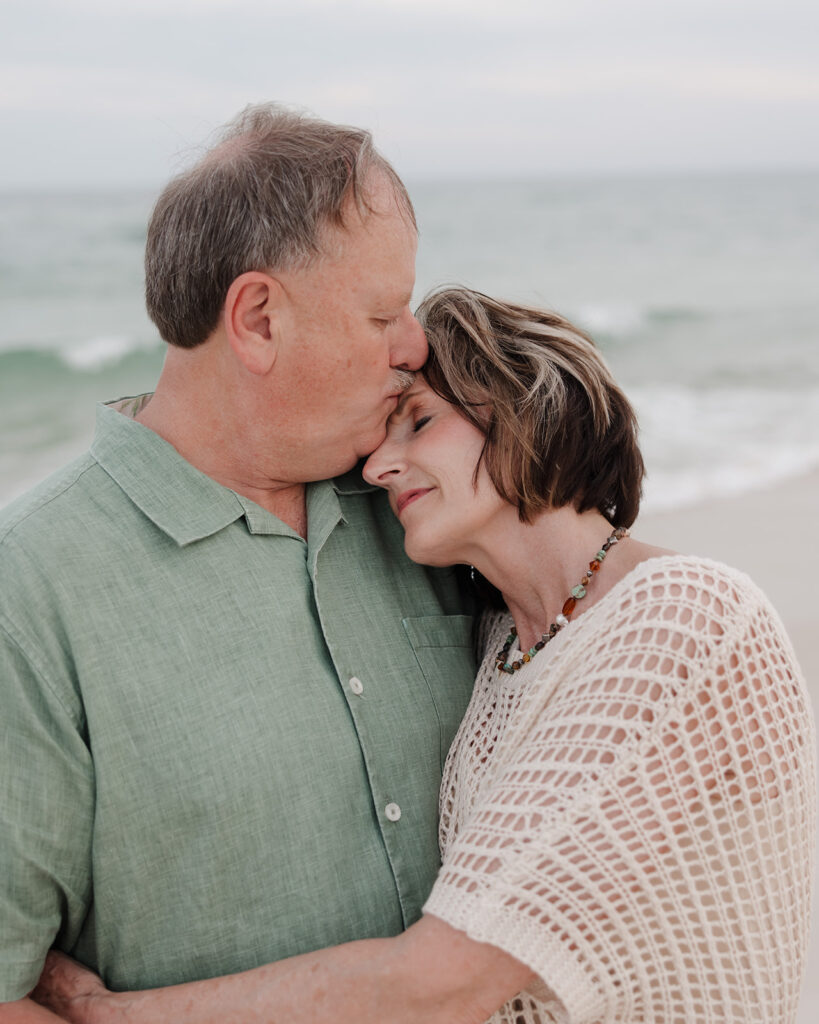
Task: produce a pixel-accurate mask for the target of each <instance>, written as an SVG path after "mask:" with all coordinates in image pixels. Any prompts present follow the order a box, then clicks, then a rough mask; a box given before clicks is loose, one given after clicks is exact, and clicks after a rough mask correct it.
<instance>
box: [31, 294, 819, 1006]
mask: <svg viewBox="0 0 819 1024" xmlns="http://www.w3.org/2000/svg"><path fill="white" fill-rule="evenodd" d="M419 318H420V319H421V322H422V323H423V324H424V326H425V329H426V331H427V334H428V337H429V342H430V349H431V355H430V361H429V363H428V365H427V367H426V369H425V372H424V377H419V378H418V379H417V380H416V382H415V384H414V385H413V386H412V388H411V389H410V390H409V391H408V392H407V394H406V395H405V396H404V398H403V399H402V401H401V404H400V405H399V407H398V409H397V410H396V411H395V413H394V414H393V415H392V416H391V417H390V421H389V423H388V428H387V437H386V440H385V441H384V443H383V444H382V445H381V446H380V447H379V448H378V449H377V450H376V451H375V452H374V453H373V454H372V455H371V456H370V458H369V460H368V462H367V464H366V467H365V471H364V472H365V476H366V478H367V479H368V480H369V481H370V482H371V483H374V484H378V485H379V486H382V487H385V488H387V490H388V492H389V496H390V503H391V505H392V507H393V510H394V512H395V513H396V515H398V516H399V518H400V520H401V522H402V524H403V526H404V529H405V533H406V537H405V546H406V550H407V553H408V554H409V555H410V557H412V558H413V559H415V560H417V561H420V562H424V563H428V564H434V565H449V564H454V563H462V564H467V565H471V566H473V567H474V571H475V572H477V573H478V574H479V576H480V577H482V578H483V579H484V580H487V581H489V583H490V584H491V585H492V587H493V588H494V589H493V591H492V593H493V594H494V595H495V597H496V598H497V601H496V603H497V604H498V608H497V609H496V610H493V611H489V612H487V614H486V616H485V620H484V630H483V632H484V643H485V647H486V650H487V655H486V657H485V659H484V662H483V665H482V667H481V669H480V672H479V675H478V679H477V682H476V686H475V692H474V695H473V698H472V702H471V704H470V706H469V709H468V711H467V714H466V717H465V718H464V721H463V723H462V725H461V728H460V731H459V733H458V736H457V738H456V740H455V742H454V744H453V747H452V749H451V751H450V754H449V758H448V761H447V766H446V770H445V774H444V781H443V786H442V790H441V847H442V856H443V867H442V869H441V873H440V875H439V877H438V880H437V882H436V884H435V886H434V888H433V891H432V893H431V895H430V898H429V900H428V902H427V904H426V906H425V908H424V910H425V914H424V918H423V919H422V921H421V922H420V923H419V924H416V925H414V926H413V927H412V928H410V929H409V931H408V932H407V933H405V935H403V936H399V937H397V938H395V939H388V940H376V941H374V942H370V943H351V944H349V946H345V947H337V948H336V949H333V950H325V951H321V952H319V953H317V954H310V955H308V956H307V957H296V958H294V959H293V960H292V961H285V962H283V963H282V964H278V965H271V966H270V967H267V968H259V969H257V970H256V971H249V972H247V973H246V974H244V975H237V976H233V977H231V978H227V979H217V980H216V981H207V982H202V983H194V984H192V985H185V986H179V987H177V988H175V989H167V990H157V991H155V992H152V993H145V994H140V993H136V994H131V995H129V996H121V997H118V996H113V995H109V994H107V993H105V992H104V991H103V990H100V989H94V988H93V981H92V982H89V980H88V976H87V975H86V974H85V973H83V974H81V975H77V976H72V975H71V974H70V970H69V972H68V973H67V974H65V975H58V976H57V978H56V980H54V981H52V989H53V990H54V991H53V992H52V996H51V998H52V1000H53V1002H52V1005H54V1006H55V1007H58V1008H60V1009H61V1010H62V1012H63V1013H64V1014H65V1015H66V1016H67V1017H69V1018H70V1019H72V1020H108V1021H110V1020H115V1019H117V1020H132V1021H137V1020H144V1021H149V1020H151V1021H157V1020H164V1019H168V1020H170V1019H174V1020H178V1021H199V1020H208V1019H214V1018H217V1019H218V1015H219V1013H220V1012H222V1011H218V1010H214V1007H216V1006H217V1003H218V1000H219V999H220V998H222V997H223V995H224V993H225V992H227V993H228V996H227V997H226V1001H225V1003H224V1004H223V1005H225V1006H228V1007H230V1008H231V1009H232V1010H233V1011H234V1012H235V1013H236V1018H235V1019H241V1020H243V1021H251V1020H257V1019H258V1020H263V1019H268V1018H269V1017H270V1016H271V1013H272V1016H273V1017H274V1018H275V1017H276V1016H277V1013H279V1012H282V1011H283V1008H284V1007H285V1006H288V1007H289V1006H291V1005H292V1004H290V1003H287V1002H286V1000H287V998H288V996H287V992H288V984H289V985H290V986H291V988H292V987H294V986H295V988H296V991H297V992H301V994H302V996H303V1000H304V1002H303V1005H304V1007H305V1010H304V1015H303V1019H305V1020H323V1019H325V1017H324V1016H323V1015H322V1014H326V1019H328V1020H329V1019H332V1020H334V1021H345V1020H350V1021H353V1020H355V1021H362V1020H370V1019H372V1020H380V1021H388V1020H394V1021H399V1020H407V1021H410V1020H419V1021H420V1020H424V1021H428V1020H432V1019H440V1020H442V1021H449V1022H453V1021H459V1020H463V1021H473V1020H474V1021H480V1020H483V1019H484V1018H485V1017H487V1016H488V1015H489V1014H490V1013H492V1011H495V1012H494V1015H493V1016H492V1017H491V1019H492V1021H494V1022H497V1024H501V1022H511V1021H515V1022H522V1024H535V1022H540V1024H543V1022H547V1021H571V1022H589V1024H591V1022H598V1021H607V1022H637V1021H640V1022H642V1021H646V1022H647V1021H654V1022H660V1021H663V1022H669V1021H683V1020H685V1021H694V1020H696V1021H698V1022H705V1021H714V1022H716V1021H719V1022H724V1021H743V1022H745V1024H747V1022H751V1021H766V1022H770V1021H773V1020H776V1021H789V1020H792V1019H793V1017H794V1015H795V1013H796V1005H797V1001H798V993H799V982H800V975H801V966H802V962H803V959H804V954H805V949H806V944H807V935H808V917H809V907H810V893H811V878H812V836H813V825H814V802H815V794H814V764H813V749H814V743H813V729H812V721H811V716H810V712H809V708H808V703H807V698H806V693H805V688H804V683H803V681H802V679H801V677H800V673H799V669H798V666H797V664H796V661H795V659H794V655H793V651H792V648H791V646H790V644H789V642H788V639H787V637H786V636H785V634H784V631H783V629H782V626H781V624H780V622H779V620H778V618H777V616H776V614H775V613H774V612H773V610H772V609H771V607H770V605H769V604H768V603H767V601H766V599H765V598H764V596H763V595H762V594H761V593H760V592H759V590H758V589H757V588H756V587H755V586H754V585H753V584H752V583H751V582H750V581H749V580H748V579H747V578H746V577H745V576H743V575H742V574H740V573H738V572H736V571H734V570H732V569H729V568H727V567H726V566H723V565H720V564H718V563H715V562H711V561H708V560H705V559H702V558H695V557H686V556H682V555H677V554H673V553H671V552H667V551H662V550H659V549H656V548H653V547H650V546H649V545H646V544H644V543H642V542H641V541H639V540H638V539H633V538H629V537H628V533H627V528H628V527H630V526H631V524H632V523H633V521H634V519H635V518H636V515H637V510H638V506H639V495H640V486H641V480H642V474H643V464H642V458H641V456H640V452H639V448H638V446H637V442H636V424H635V419H634V415H633V412H632V410H631V408H630V406H629V404H628V402H627V400H626V399H625V397H624V396H623V394H622V392H621V391H620V390H619V388H618V387H617V386H616V384H615V383H614V381H613V380H612V378H611V375H610V373H609V371H608V369H607V367H606V366H605V364H604V362H603V360H602V359H601V357H600V355H599V354H598V352H597V350H596V349H595V347H594V345H593V343H592V342H591V341H590V340H589V339H588V338H587V337H586V336H585V335H584V334H582V332H580V331H578V330H577V329H576V328H575V327H573V326H572V325H571V324H570V323H568V321H566V320H564V319H563V318H561V317H559V316H557V315H555V314H551V313H544V312H542V311H539V310H534V309H528V308H525V307H521V306H514V305H510V304H506V303H501V302H497V301H494V300H492V299H489V298H487V297H486V296H483V295H480V294H478V293H475V292H469V291H466V290H462V289H451V290H446V291H441V292H439V293H437V294H435V295H433V296H432V297H431V298H429V299H427V301H426V302H425V303H424V304H423V306H422V308H421V310H420V311H419ZM441 942H444V944H445V946H446V948H447V949H449V950H450V954H451V955H450V959H449V960H448V963H447V970H449V971H450V972H451V971H453V970H454V971H455V973H456V979H457V980H458V984H455V983H453V985H450V988H449V989H447V986H446V985H445V984H443V983H441V982H440V981H439V979H438V978H437V975H436V970H438V971H439V970H440V964H439V962H438V960H439V958H437V957H431V956H430V955H429V951H430V950H431V949H435V948H440V943H441ZM436 944H437V946H436ZM453 951H454V952H453ZM425 956H426V959H425ZM464 964H468V965H469V967H465V966H463V965H464ZM288 965H289V966H288ZM415 970H422V971H423V972H424V974H423V976H421V977H420V978H418V979H417V987H419V988H421V989H424V988H425V986H426V988H431V990H432V992H433V993H435V992H436V991H438V990H436V988H435V986H436V985H438V984H440V985H441V988H440V992H450V994H451V989H452V988H453V987H454V988H455V989H458V985H459V984H460V989H461V990H465V992H466V994H465V995H464V994H463V992H462V994H461V998H460V999H458V998H454V997H453V998H452V999H450V997H449V996H446V998H444V997H441V999H439V1000H438V1002H437V1004H436V1003H435V1002H434V1001H433V1004H432V1005H434V1006H435V1007H436V1009H435V1010H431V1009H430V1004H429V1003H427V1004H423V1002H422V1001H418V1002H414V1001H413V996H412V995H411V994H408V993H410V991H411V986H408V985H407V978H412V976H413V971H415ZM470 970H471V972H472V973H471V974H470V973H469V971H470ZM459 972H460V973H459ZM484 978H486V979H488V980H487V981H486V982H485V983H484V982H483V981H482V979H484ZM66 979H67V980H66ZM464 979H466V980H464ZM72 985H74V986H79V989H78V988H75V989H74V990H73V991H74V993H75V994H76V992H77V991H79V990H80V989H82V986H83V985H86V986H89V985H90V986H91V988H90V989H89V991H91V993H92V996H93V998H91V999H87V998H86V999H84V998H81V997H80V998H76V999H75V1000H74V1002H73V1003H71V1001H70V1000H68V1001H66V1000H65V999H63V1002H60V1000H61V998H63V996H64V994H65V992H66V991H68V993H69V995H70V994H71V991H72V989H71V986H72ZM61 986H62V988H61ZM202 986H210V988H209V989H206V988H203V987H202ZM220 986H221V988H220ZM470 986H471V987H470ZM317 989H318V990H321V991H324V992H325V993H326V996H327V998H326V999H325V1001H324V1002H323V1003H322V1001H321V998H318V997H317ZM197 991H198V992H200V993H202V992H206V991H207V992H209V993H210V995H209V997H208V998H209V999H210V1000H211V1002H210V1012H211V1016H208V1015H207V1012H206V1011H203V1010H202V1003H201V1001H198V1000H197V998H196V993H197ZM321 991H319V996H321ZM61 993H62V994H61ZM470 993H471V994H470ZM513 993H517V994H515V995H513ZM510 996H512V998H511V999H510V998H509V997H510ZM214 1000H215V1001H216V1002H214ZM501 1004H503V1005H501ZM287 1012H288V1014H289V1019H293V1015H292V1011H291V1010H288V1011H287ZM117 1014H119V1015H117Z"/></svg>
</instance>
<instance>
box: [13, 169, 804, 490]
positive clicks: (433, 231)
mask: <svg viewBox="0 0 819 1024" xmlns="http://www.w3.org/2000/svg"><path fill="white" fill-rule="evenodd" d="M410 190H411V192H412V195H413V198H414V200H415V203H416V208H417V213H418V220H419V225H420V229H421V246H420V249H419V258H418V287H417V289H416V297H417V298H420V296H421V295H422V294H423V293H424V292H425V291H426V290H427V289H429V288H430V287H432V286H434V285H435V284H439V283H443V282H459V283H463V284H468V285H470V286H472V287H476V288H479V289H481V290H483V291H486V292H489V293H491V294H497V295H501V296H506V297H509V298H517V299H522V300H526V301H530V302H537V303H540V304H545V305H550V306H552V307H554V308H556V309H559V310H560V311H561V312H563V313H566V314H568V315H569V316H571V317H573V318H575V319H576V320H577V321H578V322H579V323H580V324H581V325H583V326H584V327H586V328H587V329H589V330H590V331H591V333H592V334H593V335H594V336H595V338H596V339H597V340H598V342H599V344H600V345H601V347H602V349H603V350H604V352H605V353H606V356H607V358H608V360H609V362H610V363H611V364H612V366H613V368H614V370H615V372H616V374H617V376H618V377H619V378H620V380H621V381H622V382H623V384H624V385H625V387H626V389H627V390H628V392H629V394H630V395H631V397H632V399H633V400H634V402H635V405H636V406H637V409H638V413H639V416H640V421H641V428H642V438H643V445H644V449H645V452H646V457H647V462H648V466H649V480H648V484H647V489H646V504H647V506H649V507H654V508H659V507H668V506H678V505H684V504H686V503H690V502H692V501H696V500H698V499H700V498H703V497H708V496H711V495H716V494H723V493H736V492H742V491H743V490H747V489H750V488H753V487H756V486H759V485H762V484H765V483H769V482H771V481H774V480H776V479H779V478H782V477H784V476H789V475H794V474H798V473H801V472H803V471H804V470H806V469H808V468H810V467H813V466H816V465H819V286H818V285H817V282H819V175H817V174H769V175H733V176H728V175H722V176H715V177H697V178H682V177H681V178H672V177H663V178H649V177H646V178H637V177H634V178H611V179H602V178H601V179H583V180H568V179H566V180H561V179H553V180H543V181H528V182H512V181H507V182H488V183H474V182H473V183H459V182H450V183H440V184H432V183H419V184H416V185H415V186H413V185H412V183H410ZM152 201H153V196H152V195H150V194H148V193H128V192H116V193H102V194H100V193H95V194H79V193H78V194H70V195H69V194H63V195H57V194H54V195H42V194H37V195H34V194H23V193H18V194H4V195H0V225H2V232H1V233H0V436H2V439H3V443H2V446H1V447H0V503H3V502H5V501H7V500H9V499H10V498H11V497H13V496H14V495H16V494H18V493H20V492H21V491H22V490H24V489H25V488H26V487H28V486H30V485H31V484H32V483H34V482H35V481H36V480H38V479H40V478H41V477H42V476H44V475H46V474H47V473H48V472H50V471H51V470H52V469H54V468H56V467H57V466H59V465H60V464H61V463H62V462H64V461H66V459H68V458H70V457H72V456H73V455H74V454H77V453H79V452H80V451H82V450H83V449H84V448H85V447H87V445H88V442H89V440H90V436H91V432H92V430H93V416H94V412H93V406H94V403H95V402H96V401H99V400H103V399H106V398H112V397H117V396H119V395H123V394H133V393H135V392H139V391H142V390H147V389H150V387H151V385H152V383H153V381H154V380H155V379H156V376H157V374H158V372H159V368H160V366H161V361H162V345H161V343H160V342H159V339H158V338H157V336H156V332H155V330H154V328H153V326H152V325H151V323H150V322H149V321H148V319H147V317H146V315H145V313H144V311H143V307H142V246H143V244H144V235H145V223H146V221H147V217H148V214H149V211H150V207H151V203H152Z"/></svg>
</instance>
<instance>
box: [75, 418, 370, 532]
mask: <svg viewBox="0 0 819 1024" xmlns="http://www.w3.org/2000/svg"><path fill="white" fill-rule="evenodd" d="M115 406H116V408H115ZM139 407H140V401H139V399H138V398H135V399H127V400H126V399H119V400H117V401H116V402H111V403H108V404H102V405H98V406H97V428H96V433H95V435H94V441H93V443H92V445H91V454H92V456H93V457H94V459H95V460H96V461H97V462H98V463H99V465H100V466H101V467H102V468H103V469H104V470H105V472H106V473H107V474H108V475H109V476H110V477H111V478H112V479H113V480H114V481H115V482H116V483H117V484H118V485H119V486H120V487H121V488H122V490H123V491H124V492H125V493H126V494H127V495H128V497H129V498H130V499H131V501H133V503H134V504H135V505H136V506H137V507H138V508H139V509H140V510H141V511H142V512H143V513H144V514H145V515H146V516H147V517H148V518H149V519H150V520H151V522H153V523H154V525H155V526H157V527H158V528H159V529H160V530H162V532H163V533H165V534H167V536H168V537H170V538H171V539H172V540H174V541H175V542H176V543H177V544H178V545H180V547H183V546H184V545H186V544H192V543H193V542H194V541H197V540H202V539H204V538H205V537H210V536H212V535H213V534H215V533H218V532H219V531H220V530H223V529H224V528H225V527H226V526H229V525H230V524H231V523H234V522H236V520H237V519H239V518H241V517H244V518H245V521H246V523H247V526H248V529H249V530H250V532H251V533H260V534H263V533H264V534H282V535H285V536H292V537H294V538H298V534H297V533H295V531H293V530H291V529H290V527H289V526H287V525H286V523H283V522H282V521H281V520H280V519H277V518H276V516H274V515H272V513H270V512H268V511H267V510H266V509H263V508H262V507H261V506H260V505H257V504H256V503H255V502H252V501H250V499H249V498H244V497H243V496H242V495H240V494H236V492H235V491H232V490H230V489H229V488H227V487H223V486H222V485H221V484H219V483H217V482H216V481H215V480H212V479H211V478H210V477H209V476H206V475H205V474H204V473H202V472H200V471H199V470H198V469H196V468H195V467H194V466H192V465H191V464H190V463H189V462H187V461H186V460H185V459H183V458H182V456H181V455H180V454H179V452H178V451H177V450H176V449H175V448H174V447H173V446H172V445H170V444H168V442H167V441H164V440H163V439H162V438H161V437H160V436H159V435H158V434H156V433H155V432H154V431H153V430H149V429H148V427H144V426H142V424H141V423H138V422H137V421H136V420H135V419H133V417H132V415H128V412H131V413H135V412H136V411H138V409H139ZM118 409H122V410H123V412H120V411H118ZM362 464H363V463H362ZM362 464H359V466H357V467H356V468H355V469H353V470H351V471H350V472H349V473H345V474H344V475H343V476H340V477H337V478H336V479H335V480H333V481H332V482H331V484H329V483H327V482H323V481H321V482H319V483H316V484H312V485H309V487H308V496H307V501H308V516H309V522H310V524H311V532H312V530H313V526H314V525H315V524H320V525H321V527H322V529H321V533H322V534H325V533H329V532H330V530H331V529H332V525H334V524H335V523H337V522H338V521H339V520H343V519H344V515H343V512H342V511H341V510H340V509H339V506H338V502H337V501H334V500H332V499H331V498H330V495H331V494H332V493H333V491H335V493H336V494H339V495H355V494H367V493H370V492H372V491H377V490H378V488H377V487H373V486H371V485H370V484H367V483H366V482H365V481H364V479H363V477H362V476H361V470H360V466H361V465H362ZM331 486H332V490H331ZM325 520H326V522H327V525H326V526H325ZM299 539H300V538H299ZM323 540H324V537H322V543H323Z"/></svg>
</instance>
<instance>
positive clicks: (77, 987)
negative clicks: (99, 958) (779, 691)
mask: <svg viewBox="0 0 819 1024" xmlns="http://www.w3.org/2000/svg"><path fill="white" fill-rule="evenodd" d="M111 995H112V993H110V992H109V991H108V989H107V988H106V987H105V985H104V984H103V983H102V979H101V978H99V977H98V976H97V975H96V974H94V972H93V971H89V970H88V968H87V967H83V966H82V964H79V963H77V961H76V960H72V959H71V957H70V956H66V955H65V954H64V953H58V952H56V951H55V950H51V952H50V953H49V954H48V956H47V957H46V962H45V965H44V967H43V973H42V974H41V975H40V980H39V981H38V982H37V986H36V988H35V989H34V991H33V992H32V993H31V996H30V998H31V999H33V1000H34V1002H35V1003H39V1004H40V1005H41V1006H45V1007H46V1009H48V1010H51V1012H52V1013H56V1014H57V1016H58V1017H62V1018H63V1020H67V1021H70V1024H104V1022H111V1021H113V1019H114V1018H113V1016H111V1015H106V1014H105V1012H104V1010H105V1005H106V1003H105V999H106V997H110V996H111Z"/></svg>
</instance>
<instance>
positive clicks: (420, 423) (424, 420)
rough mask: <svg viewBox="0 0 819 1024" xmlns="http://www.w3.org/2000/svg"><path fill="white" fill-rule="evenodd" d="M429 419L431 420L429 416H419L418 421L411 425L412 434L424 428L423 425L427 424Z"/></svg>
mask: <svg viewBox="0 0 819 1024" xmlns="http://www.w3.org/2000/svg"><path fill="white" fill-rule="evenodd" d="M430 419H431V417H430V416H419V417H418V419H417V420H416V421H415V422H414V423H413V425H412V432H413V433H414V434H417V433H418V431H419V430H420V429H421V427H423V426H424V424H425V423H429V421H430Z"/></svg>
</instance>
